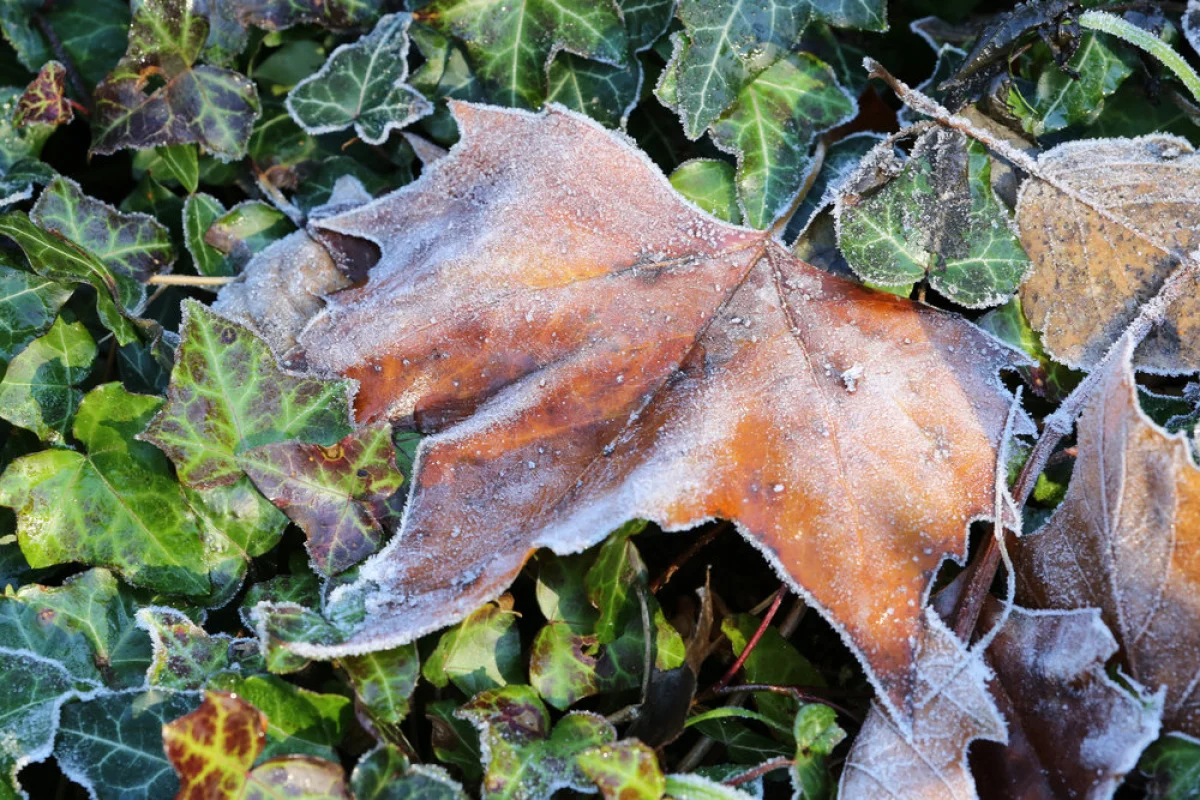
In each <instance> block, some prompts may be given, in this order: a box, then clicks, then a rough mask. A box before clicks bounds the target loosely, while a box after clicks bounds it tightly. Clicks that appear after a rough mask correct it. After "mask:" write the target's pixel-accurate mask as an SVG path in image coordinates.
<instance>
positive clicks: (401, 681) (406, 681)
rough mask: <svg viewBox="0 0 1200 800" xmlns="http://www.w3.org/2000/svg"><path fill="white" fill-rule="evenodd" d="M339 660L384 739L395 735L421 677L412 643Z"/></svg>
mask: <svg viewBox="0 0 1200 800" xmlns="http://www.w3.org/2000/svg"><path fill="white" fill-rule="evenodd" d="M340 663H341V665H342V669H344V670H345V671H346V675H347V676H348V677H349V678H350V684H351V685H352V686H353V687H354V694H355V695H356V696H357V697H358V700H359V703H361V704H362V708H363V710H364V711H365V712H366V714H367V717H368V718H369V719H370V720H371V723H372V724H373V725H375V727H376V728H377V729H378V730H379V731H380V732H381V733H382V734H383V736H384V738H385V739H386V738H389V734H390V735H395V732H396V731H398V730H399V729H400V723H401V722H403V721H404V718H405V717H407V716H408V712H409V698H410V697H411V696H412V693H413V690H414V689H416V687H417V679H418V678H419V677H420V676H421V662H420V659H419V657H418V655H417V648H416V645H404V646H403V647H397V648H395V649H392V650H379V651H377V652H374V653H364V654H363V655H361V656H346V657H345V658H343V659H341V662H340Z"/></svg>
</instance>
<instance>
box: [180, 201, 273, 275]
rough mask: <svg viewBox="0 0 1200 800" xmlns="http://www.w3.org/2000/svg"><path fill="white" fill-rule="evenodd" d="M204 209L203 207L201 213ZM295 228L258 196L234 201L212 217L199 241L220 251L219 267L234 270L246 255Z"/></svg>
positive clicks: (243, 263)
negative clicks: (216, 215)
mask: <svg viewBox="0 0 1200 800" xmlns="http://www.w3.org/2000/svg"><path fill="white" fill-rule="evenodd" d="M207 213H208V209H206V210H205V214H207ZM294 229H295V226H294V225H292V223H291V221H290V220H289V219H288V218H287V217H286V216H285V215H284V214H283V212H282V211H280V210H279V209H277V208H275V207H274V206H271V205H267V204H266V203H263V202H260V201H258V200H248V201H246V202H244V203H238V204H237V205H236V206H234V207H233V208H231V209H229V210H228V211H226V212H225V213H223V214H221V216H219V217H218V218H217V219H215V220H213V221H212V223H211V224H210V225H209V227H208V230H207V231H206V232H205V233H204V234H202V237H203V241H204V242H205V243H206V244H208V245H210V246H211V247H212V248H213V249H214V250H217V251H218V252H220V253H222V254H224V258H223V262H222V263H221V265H220V267H219V269H221V270H224V271H227V272H228V274H230V275H232V274H235V273H236V272H237V271H239V270H241V268H242V267H244V266H245V265H246V264H247V262H249V261H250V258H251V257H252V256H253V255H254V254H255V253H257V252H258V251H260V250H263V249H265V248H266V247H267V245H269V244H271V243H272V242H274V241H276V240H278V239H281V238H283V237H284V236H286V235H288V234H289V233H291V232H292V231H293V230H294Z"/></svg>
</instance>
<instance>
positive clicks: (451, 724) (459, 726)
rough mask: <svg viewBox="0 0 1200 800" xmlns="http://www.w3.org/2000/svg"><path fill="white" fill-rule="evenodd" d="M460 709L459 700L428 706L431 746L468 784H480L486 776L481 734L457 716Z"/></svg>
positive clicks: (434, 702)
mask: <svg viewBox="0 0 1200 800" xmlns="http://www.w3.org/2000/svg"><path fill="white" fill-rule="evenodd" d="M457 707H458V701H457V700H434V701H433V702H432V703H427V704H426V705H425V718H426V719H428V720H429V723H430V725H431V726H432V727H433V735H432V736H431V737H430V740H431V741H430V744H431V745H432V748H433V754H434V755H435V756H436V757H437V759H438V760H439V761H441V762H442V763H444V764H450V765H452V766H454V767H455V768H456V769H457V770H458V772H459V774H461V775H462V776H463V778H464V779H465V780H467V781H468V782H474V781H478V780H480V779H481V778H482V777H483V753H482V750H481V748H480V744H479V732H478V731H477V730H475V726H474V725H472V724H471V723H470V722H468V721H467V720H465V719H459V718H458V717H457V716H455V711H456V710H457Z"/></svg>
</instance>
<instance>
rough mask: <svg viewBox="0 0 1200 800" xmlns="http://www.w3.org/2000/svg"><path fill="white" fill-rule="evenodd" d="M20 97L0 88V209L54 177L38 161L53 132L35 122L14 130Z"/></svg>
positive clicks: (11, 90)
mask: <svg viewBox="0 0 1200 800" xmlns="http://www.w3.org/2000/svg"><path fill="white" fill-rule="evenodd" d="M20 97H21V90H20V89H15V88H0V207H3V206H6V205H8V204H10V203H15V202H17V201H19V200H26V199H28V198H30V197H32V196H33V186H34V184H43V183H46V182H47V181H49V180H50V179H52V178H53V177H54V170H53V169H51V168H50V167H49V166H48V165H46V164H43V163H42V162H40V161H38V156H39V155H40V154H41V152H42V146H43V145H44V144H45V143H46V139H47V138H48V137H49V136H50V134H51V132H52V131H53V130H54V129H53V128H52V127H51V126H49V125H42V124H37V123H35V124H31V125H27V126H25V127H21V128H18V127H17V126H16V124H15V123H14V122H13V116H14V114H15V112H16V109H17V105H18V103H19V101H20Z"/></svg>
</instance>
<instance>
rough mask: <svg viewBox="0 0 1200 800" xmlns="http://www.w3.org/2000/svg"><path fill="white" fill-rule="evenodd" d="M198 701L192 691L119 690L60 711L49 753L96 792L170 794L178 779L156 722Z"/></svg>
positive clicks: (167, 719) (185, 710)
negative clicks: (164, 751)
mask: <svg viewBox="0 0 1200 800" xmlns="http://www.w3.org/2000/svg"><path fill="white" fill-rule="evenodd" d="M199 703H200V698H199V697H197V696H196V695H195V694H193V693H182V692H163V691H157V690H150V691H141V690H138V691H124V692H116V693H112V694H104V695H101V696H100V697H97V698H95V699H92V700H87V701H85V702H82V703H70V704H68V705H66V706H65V707H64V708H63V710H62V720H61V722H60V723H59V729H58V737H57V740H56V742H55V747H54V757H55V758H56V759H57V761H58V764H59V766H60V767H62V770H63V772H64V773H66V775H67V776H68V777H70V778H71V779H72V780H73V781H75V782H76V783H78V784H80V785H81V786H83V787H85V788H87V789H90V790H91V791H93V792H97V793H98V794H97V796H99V797H172V796H174V794H175V792H177V791H178V790H179V779H178V778H177V777H176V775H175V770H174V769H172V768H171V763H170V762H169V761H167V757H166V754H165V753H163V744H162V726H163V724H165V723H167V722H170V721H171V720H173V719H175V718H176V717H179V716H181V715H183V714H186V713H188V712H189V711H191V710H192V709H194V708H195V707H196V706H197V705H199Z"/></svg>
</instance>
